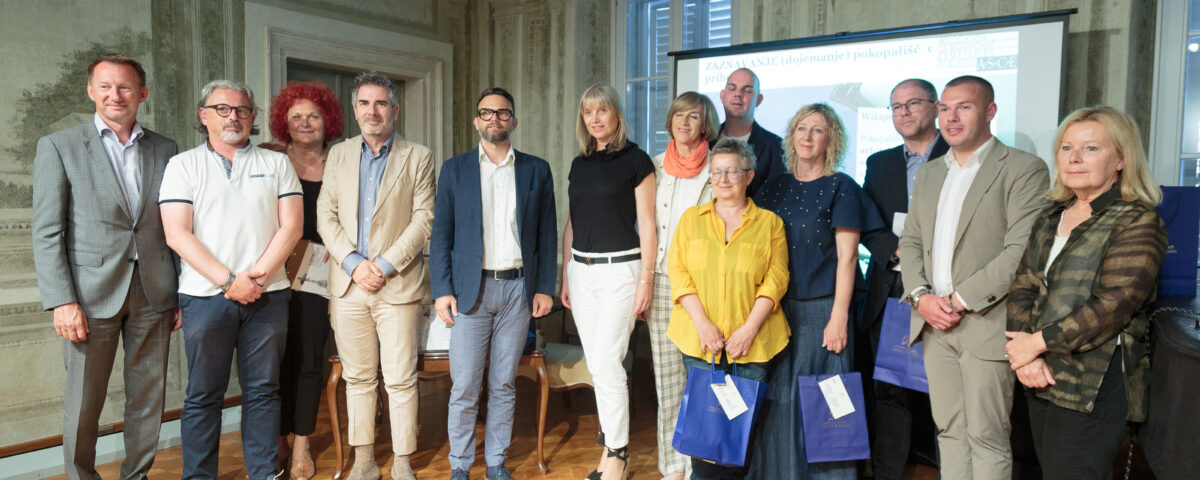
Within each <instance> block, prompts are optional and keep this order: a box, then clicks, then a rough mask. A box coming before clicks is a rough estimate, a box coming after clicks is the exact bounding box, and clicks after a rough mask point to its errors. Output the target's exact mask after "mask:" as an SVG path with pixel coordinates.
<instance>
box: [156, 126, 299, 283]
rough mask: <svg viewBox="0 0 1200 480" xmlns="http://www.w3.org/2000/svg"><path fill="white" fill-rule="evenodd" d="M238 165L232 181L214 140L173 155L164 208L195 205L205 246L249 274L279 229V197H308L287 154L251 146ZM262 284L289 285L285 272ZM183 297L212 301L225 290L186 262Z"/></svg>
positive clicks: (162, 195) (162, 191)
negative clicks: (212, 143)
mask: <svg viewBox="0 0 1200 480" xmlns="http://www.w3.org/2000/svg"><path fill="white" fill-rule="evenodd" d="M232 163H233V165H232V168H231V169H230V172H229V176H228V177H226V175H225V159H224V158H222V157H221V155H219V154H217V153H216V152H214V151H213V150H211V149H210V148H209V147H208V142H205V143H203V144H201V145H200V146H198V147H196V148H193V149H191V150H188V151H186V152H183V153H180V154H179V155H176V156H174V157H172V158H171V160H170V161H169V162H168V163H167V169H166V171H165V172H163V179H162V185H161V186H160V188H159V193H158V204H159V205H163V204H167V203H186V204H189V205H191V206H192V233H194V234H195V235H196V238H198V239H199V240H200V243H202V244H204V246H205V247H206V248H208V251H209V252H211V253H212V255H213V256H214V257H216V259H217V261H219V262H221V264H222V265H225V267H226V268H229V269H230V270H231V271H233V272H245V271H247V270H250V268H251V267H253V266H254V262H256V261H258V258H259V257H260V256H262V254H263V252H265V251H266V250H267V245H269V244H270V243H271V238H272V237H274V236H275V232H276V231H278V230H279V199H281V198H284V197H290V196H293V195H303V193H302V190H301V189H300V180H299V179H298V178H297V177H296V172H295V171H294V170H293V169H292V162H290V161H288V158H287V155H284V154H282V153H278V152H273V151H270V150H264V149H261V148H258V147H255V146H253V144H251V145H250V146H247V147H246V148H243V149H241V150H238V151H237V152H236V153H235V154H234V156H233V162H232ZM262 283H263V288H264V289H265V290H267V291H275V290H282V289H285V288H288V287H289V283H288V281H287V274H286V273H285V272H284V270H283V268H280V269H278V270H276V271H275V273H274V274H272V275H271V277H270V278H269V279H267V281H264V282H262ZM179 293H183V294H186V295H192V296H196V297H208V296H212V295H217V294H219V293H221V289H220V286H219V285H214V284H213V283H212V281H210V280H209V279H207V278H205V277H204V275H201V274H200V272H198V271H196V270H195V269H194V268H192V266H191V265H188V264H187V262H183V270H182V271H181V272H179Z"/></svg>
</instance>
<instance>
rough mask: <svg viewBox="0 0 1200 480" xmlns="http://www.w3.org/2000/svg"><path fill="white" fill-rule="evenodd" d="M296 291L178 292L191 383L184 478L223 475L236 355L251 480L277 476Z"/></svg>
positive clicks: (183, 419)
mask: <svg viewBox="0 0 1200 480" xmlns="http://www.w3.org/2000/svg"><path fill="white" fill-rule="evenodd" d="M290 294H291V290H279V291H275V292H267V293H264V294H263V296H262V297H260V298H259V299H258V300H257V301H255V302H254V303H251V304H248V305H242V304H239V303H237V302H235V301H233V300H228V299H226V298H225V297H224V296H223V295H213V296H211V297H193V296H190V295H183V294H180V295H179V306H180V308H182V309H183V345H184V350H185V351H186V354H187V364H188V385H187V396H186V398H184V401H183V413H182V414H181V415H180V418H179V423H180V430H181V432H180V433H181V436H182V437H183V474H182V478H183V479H184V480H190V479H215V478H217V455H218V450H219V443H220V439H221V403H222V400H223V399H224V397H225V391H226V389H227V388H228V387H229V369H230V367H231V364H232V362H233V359H234V352H235V351H236V352H237V367H238V371H237V376H238V383H239V384H240V385H241V387H242V454H243V457H244V458H245V464H246V473H247V474H248V475H249V477H250V480H265V479H269V478H272V477H274V475H275V467H276V465H275V459H276V456H275V455H276V453H278V451H279V436H278V433H279V364H280V362H281V361H282V359H283V348H284V342H285V341H286V338H287V302H288V298H289V296H290Z"/></svg>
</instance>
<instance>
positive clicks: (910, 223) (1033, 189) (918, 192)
mask: <svg viewBox="0 0 1200 480" xmlns="http://www.w3.org/2000/svg"><path fill="white" fill-rule="evenodd" d="M949 155H951V153H950V152H946V155H943V156H941V157H939V158H936V159H934V160H931V161H929V162H927V163H926V164H925V165H922V166H921V168H920V169H919V170H917V179H916V181H915V182H914V183H913V197H912V202H911V204H910V205H909V209H908V217H907V218H906V219H905V221H904V232H903V233H902V234H901V235H900V273H901V275H902V277H903V279H904V289H905V290H906V293H907V292H912V291H913V290H914V289H916V288H917V287H920V286H922V285H926V286H928V285H932V281H931V280H932V278H933V275H932V272H933V230H934V223H935V222H936V220H937V209H938V199H939V197H941V192H942V185H943V184H944V183H945V180H946V173H947V172H948V171H949V170H948V169H947V168H946V158H947V156H949ZM1048 172H1049V169H1048V168H1046V162H1043V161H1042V160H1041V159H1040V158H1038V157H1036V156H1034V155H1032V154H1029V153H1026V152H1023V151H1021V150H1017V149H1015V148H1009V147H1008V146H1006V145H1004V144H1003V143H1000V141H999V139H997V140H996V145H994V146H993V147H992V150H991V151H990V152H988V155H987V157H986V158H984V160H983V163H982V164H980V166H979V172H978V173H976V174H975V179H974V181H972V182H971V187H970V188H969V189H968V190H967V196H966V198H965V199H963V204H962V213H961V214H960V217H959V220H958V229H957V231H956V232H955V236H954V239H955V240H954V260H953V262H952V265H951V267H950V275H951V278H952V279H953V280H954V288H955V290H956V291H957V292H958V294H959V295H960V296H961V297H962V299H963V301H964V302H966V303H967V305H968V306H970V307H971V308H972V309H973V312H972V313H968V314H967V315H965V316H964V317H963V319H962V321H961V322H959V324H958V325H956V326H954V327H952V328H951V329H950V330H947V332H954V334H956V335H960V336H961V338H962V341H963V346H964V347H965V348H966V349H968V350H970V351H971V352H972V353H973V354H974V355H975V356H976V357H979V358H981V359H984V360H997V361H1004V343H1005V341H1006V339H1005V337H1004V327H1005V325H1006V324H1007V321H1008V319H1007V315H1006V311H1007V310H1006V308H1005V304H1004V299H1005V297H1007V296H1008V287H1009V286H1010V285H1012V282H1013V279H1014V278H1015V276H1016V272H1017V264H1018V263H1020V261H1021V255H1023V254H1024V253H1025V245H1026V243H1027V241H1028V240H1029V232H1030V231H1031V229H1032V228H1033V221H1034V219H1035V218H1036V217H1037V214H1038V213H1041V212H1042V211H1043V210H1045V209H1046V207H1048V206H1049V205H1050V202H1049V200H1047V199H1046V197H1044V196H1043V195H1042V194H1043V193H1045V192H1046V189H1047V187H1048V186H1049V182H1050V176H1049V173H1048ZM924 326H925V319H924V318H922V317H921V315H920V314H919V313H918V312H917V311H916V309H913V312H912V321H911V323H910V328H909V339H910V341H911V342H916V341H917V340H919V339H920V335H921V331H922V328H924Z"/></svg>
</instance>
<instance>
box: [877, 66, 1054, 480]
mask: <svg viewBox="0 0 1200 480" xmlns="http://www.w3.org/2000/svg"><path fill="white" fill-rule="evenodd" d="M993 98H994V93H993V90H992V86H991V84H990V83H988V81H987V80H984V79H982V78H979V77H975V76H969V75H968V76H962V77H958V78H955V79H954V80H951V81H950V83H948V84H946V88H945V90H944V91H943V93H942V100H941V101H940V102H939V103H938V122H939V124H940V126H941V129H942V135H943V137H944V138H945V139H946V143H948V144H950V151H949V152H948V153H947V154H946V155H944V156H942V157H940V158H937V159H934V160H931V161H930V162H928V163H926V164H925V165H924V166H922V167H921V169H920V170H918V171H917V179H916V183H915V184H914V188H913V197H912V204H911V205H910V208H909V214H908V218H907V219H906V221H905V223H904V232H903V233H902V234H901V236H900V264H901V275H902V276H903V280H904V288H905V290H907V291H908V292H909V293H908V297H907V300H908V301H909V302H910V303H912V304H913V305H914V308H913V316H912V326H911V330H910V336H909V338H910V339H911V341H913V342H916V341H918V340H925V370H926V372H925V373H926V376H927V377H928V378H929V396H930V404H931V406H932V408H933V418H934V421H935V422H936V423H937V426H938V431H939V435H938V447H939V449H940V451H941V475H942V478H946V479H1005V480H1007V479H1009V478H1011V477H1012V473H1011V472H1012V449H1011V447H1010V445H1009V431H1010V430H1011V426H1010V424H1009V413H1010V411H1011V409H1012V400H1013V399H1012V397H1013V380H1014V378H1013V373H1012V370H1011V369H1010V368H1009V366H1008V361H1007V359H1006V358H1005V357H1004V343H1005V338H1004V327H1005V322H1006V310H1005V305H1004V300H1005V297H1006V296H1007V295H1008V287H1009V285H1010V284H1011V283H1012V281H1013V276H1014V274H1015V273H1016V270H1017V263H1018V262H1019V261H1020V259H1021V255H1022V254H1023V253H1024V252H1025V244H1026V240H1027V239H1028V237H1029V232H1030V229H1031V228H1032V226H1033V220H1034V218H1035V217H1036V216H1037V214H1038V213H1039V212H1041V211H1042V210H1043V209H1044V208H1046V207H1047V206H1048V203H1047V200H1046V199H1045V197H1043V196H1042V193H1043V192H1045V191H1046V188H1047V186H1048V184H1049V181H1050V178H1049V174H1048V169H1047V168H1046V163H1045V162H1043V161H1042V160H1041V159H1039V158H1037V157H1036V156H1034V155H1031V154H1029V153H1026V152H1022V151H1020V150H1017V149H1014V148H1009V147H1007V146H1005V145H1004V144H1003V143H1000V141H999V140H998V139H996V138H995V137H993V136H992V134H991V121H992V118H993V117H994V116H995V115H996V104H995V103H994V102H993Z"/></svg>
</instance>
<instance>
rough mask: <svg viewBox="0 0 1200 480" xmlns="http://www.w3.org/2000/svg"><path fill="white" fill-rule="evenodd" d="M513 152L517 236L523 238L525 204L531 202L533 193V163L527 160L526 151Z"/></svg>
mask: <svg viewBox="0 0 1200 480" xmlns="http://www.w3.org/2000/svg"><path fill="white" fill-rule="evenodd" d="M513 152H514V155H515V158H513V175H514V176H515V177H516V178H515V180H516V181H515V182H514V184H515V185H516V187H517V238H522V233H523V232H522V230H524V228H525V205H527V204H529V197H530V195H532V194H533V165H531V164H530V163H529V162H528V161H526V159H525V154H524V153H521V152H518V151H516V150H515V149H514V150H513Z"/></svg>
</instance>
